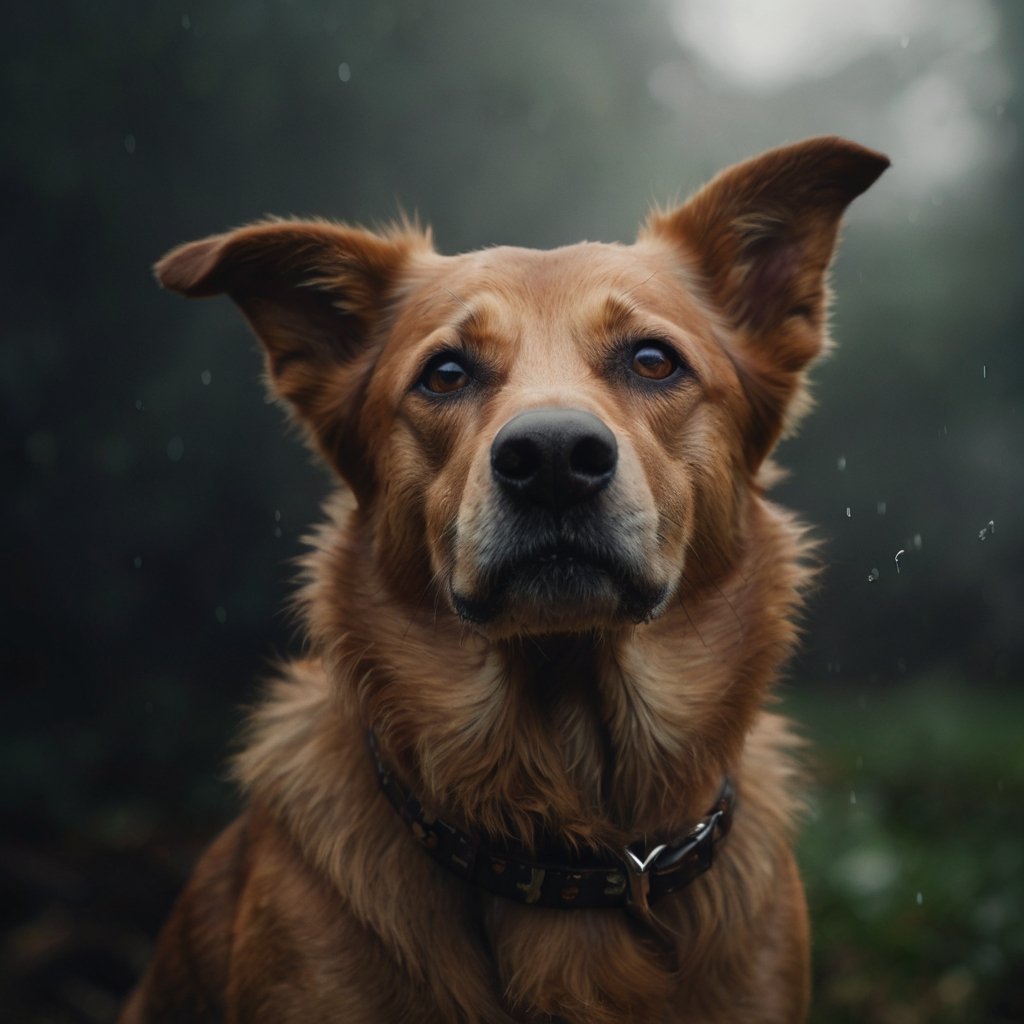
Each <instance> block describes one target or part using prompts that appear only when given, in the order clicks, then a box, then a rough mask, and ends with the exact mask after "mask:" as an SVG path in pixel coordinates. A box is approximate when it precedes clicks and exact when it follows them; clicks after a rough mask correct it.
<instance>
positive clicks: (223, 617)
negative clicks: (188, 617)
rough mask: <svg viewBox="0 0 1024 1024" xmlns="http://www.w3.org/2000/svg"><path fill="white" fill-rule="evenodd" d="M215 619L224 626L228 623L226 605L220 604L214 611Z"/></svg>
mask: <svg viewBox="0 0 1024 1024" xmlns="http://www.w3.org/2000/svg"><path fill="white" fill-rule="evenodd" d="M213 615H214V618H215V619H216V620H217V621H218V622H219V623H220V624H221V625H222V626H223V625H224V623H225V622H227V621H228V610H227V608H225V607H224V605H222V604H219V605H217V607H216V608H214V609H213Z"/></svg>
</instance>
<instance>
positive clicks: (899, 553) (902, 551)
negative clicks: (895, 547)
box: [893, 548, 906, 573]
mask: <svg viewBox="0 0 1024 1024" xmlns="http://www.w3.org/2000/svg"><path fill="white" fill-rule="evenodd" d="M905 554H906V551H905V550H904V549H903V548H900V549H899V551H897V552H896V557H895V558H894V559H893V561H894V562H895V563H896V572H897V573H898V572H899V571H900V558H902V557H903V555H905Z"/></svg>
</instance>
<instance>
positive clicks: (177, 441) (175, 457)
mask: <svg viewBox="0 0 1024 1024" xmlns="http://www.w3.org/2000/svg"><path fill="white" fill-rule="evenodd" d="M184 454H185V442H184V441H182V439H181V438H180V437H178V436H177V435H175V436H174V437H172V438H171V439H170V441H168V442H167V458H169V459H170V460H171V462H181V457H182V456H183V455H184Z"/></svg>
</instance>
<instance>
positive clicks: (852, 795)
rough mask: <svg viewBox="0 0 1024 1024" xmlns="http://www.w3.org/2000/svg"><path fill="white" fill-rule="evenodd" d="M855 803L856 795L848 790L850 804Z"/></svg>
mask: <svg viewBox="0 0 1024 1024" xmlns="http://www.w3.org/2000/svg"><path fill="white" fill-rule="evenodd" d="M856 802H857V794H856V793H855V792H854V791H853V790H852V789H851V790H850V803H851V804H855V803H856Z"/></svg>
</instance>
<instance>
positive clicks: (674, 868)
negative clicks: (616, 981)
mask: <svg viewBox="0 0 1024 1024" xmlns="http://www.w3.org/2000/svg"><path fill="white" fill-rule="evenodd" d="M366 740H367V745H368V747H369V749H370V754H371V756H372V758H373V762H374V766H375V768H376V771H377V780H378V782H379V784H380V788H381V790H382V792H383V793H384V795H385V796H386V797H387V798H388V800H389V801H390V803H391V804H392V806H393V807H394V808H395V810H396V811H397V812H398V814H399V815H400V816H401V817H402V819H403V820H404V821H405V823H406V825H407V826H408V827H409V831H410V832H411V833H412V835H413V837H414V838H415V839H416V841H417V842H418V844H419V845H420V846H421V847H423V849H424V850H425V851H426V852H427V853H428V854H429V855H430V856H431V857H432V858H433V859H434V860H436V861H437V862H438V863H439V864H441V865H442V866H443V867H445V868H446V869H447V870H448V871H450V872H452V873H453V874H455V875H457V876H459V877H460V878H463V879H465V880H466V881H468V882H472V883H473V884H474V885H476V886H478V887H479V888H481V889H484V890H485V891H487V892H490V893H493V894H495V895H497V896H502V897H504V898H505V899H510V900H514V901H515V902H517V903H525V904H527V905H530V906H542V907H560V908H562V909H566V910H569V909H583V908H589V909H595V908H609V907H618V908H622V909H625V910H626V911H628V912H629V913H630V914H631V915H632V916H634V917H636V918H638V919H639V920H642V921H645V922H646V923H648V924H653V919H652V916H651V907H652V905H653V904H655V903H657V902H658V900H660V899H661V897H662V896H666V895H668V894H669V893H673V892H677V891H679V890H680V889H683V888H685V887H686V886H687V885H689V884H690V883H691V882H692V881H693V880H694V879H696V878H698V877H699V876H700V875H702V874H704V872H705V871H707V870H708V869H709V868H710V867H711V864H712V861H713V859H714V852H715V844H716V843H717V842H718V841H720V840H722V839H724V838H725V836H726V835H727V834H728V832H729V828H730V827H731V825H732V815H733V811H734V809H735V805H736V792H735V789H734V787H733V784H732V780H731V779H729V778H728V777H726V778H725V779H724V781H723V783H722V788H721V790H720V791H719V793H718V797H717V798H716V800H715V803H714V805H713V806H712V807H711V809H710V810H709V811H708V812H707V814H706V815H705V816H704V818H703V819H702V820H701V821H699V822H698V823H697V824H696V825H694V826H693V827H692V828H691V829H690V830H689V831H688V832H686V834H685V835H684V836H683V837H682V839H680V840H679V841H678V842H676V843H660V844H658V845H657V846H654V847H653V848H650V849H649V850H647V851H646V852H645V851H644V850H643V849H642V848H641V845H640V843H639V842H637V843H631V844H630V845H629V846H628V847H626V848H625V849H624V850H623V851H622V855H621V857H617V856H615V855H614V854H611V853H596V852H595V853H594V854H593V855H592V856H585V857H578V856H574V855H573V854H572V853H570V852H569V851H564V852H563V854H562V856H558V857H557V861H555V862H551V861H547V860H544V861H540V860H533V859H530V858H527V857H524V856H522V855H521V854H520V852H518V851H516V850H515V849H514V847H513V846H508V847H501V846H491V845H487V844H485V843H483V842H481V841H480V840H479V839H477V838H476V837H473V836H471V835H468V834H467V833H465V832H463V831H462V830H461V829H458V828H456V827H455V826H454V825H451V824H449V823H448V822H446V821H444V820H442V819H441V818H436V817H434V816H432V815H430V814H429V813H428V812H427V811H426V810H425V809H424V807H423V805H422V804H421V803H420V801H419V800H418V799H417V798H416V797H415V796H414V795H413V794H412V793H411V792H410V791H409V790H408V789H406V787H405V786H404V785H403V784H402V783H401V782H399V780H398V779H397V778H395V775H394V773H393V772H392V771H391V769H390V768H389V766H388V765H387V764H386V763H385V762H384V759H383V756H382V755H381V751H380V746H379V744H378V743H377V738H376V736H375V735H374V734H373V731H372V730H370V731H368V732H367V735H366ZM553 860H554V859H553ZM558 861H560V862H558Z"/></svg>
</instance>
